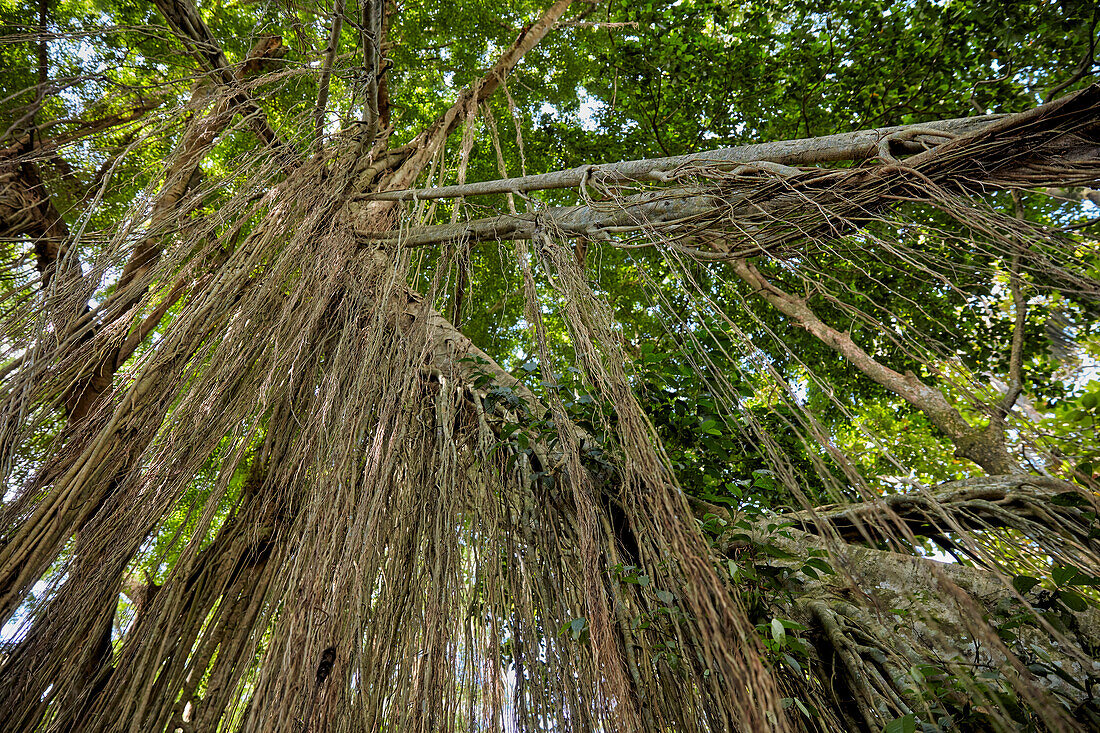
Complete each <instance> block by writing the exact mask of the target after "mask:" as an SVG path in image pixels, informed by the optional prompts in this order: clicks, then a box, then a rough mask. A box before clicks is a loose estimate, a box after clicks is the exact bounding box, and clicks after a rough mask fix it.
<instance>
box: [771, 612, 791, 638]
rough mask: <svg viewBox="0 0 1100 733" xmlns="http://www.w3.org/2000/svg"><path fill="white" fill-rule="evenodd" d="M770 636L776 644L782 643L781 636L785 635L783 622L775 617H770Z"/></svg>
mask: <svg viewBox="0 0 1100 733" xmlns="http://www.w3.org/2000/svg"><path fill="white" fill-rule="evenodd" d="M771 626H772V638H773V639H775V641H776V643H777V644H782V643H783V637H784V636H786V635H787V630H786V629H784V628H783V622H782V621H780V620H779V619H777V618H773V619H772V624H771Z"/></svg>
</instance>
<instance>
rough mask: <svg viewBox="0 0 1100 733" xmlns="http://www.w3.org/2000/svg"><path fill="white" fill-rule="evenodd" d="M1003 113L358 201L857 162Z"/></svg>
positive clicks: (969, 128) (934, 140) (970, 128)
mask: <svg viewBox="0 0 1100 733" xmlns="http://www.w3.org/2000/svg"><path fill="white" fill-rule="evenodd" d="M1001 117H1003V115H987V116H984V117H961V118H958V119H953V120H941V121H938V122H924V123H921V124H920V125H902V126H897V127H880V128H877V129H873V130H861V131H859V132H847V133H841V134H837V135H826V136H824V137H813V138H804V139H800V140H780V141H777V142H770V143H758V144H754V145H740V146H738V147H733V148H719V149H717V150H708V151H706V152H702V153H691V154H689V155H677V156H673V157H670V158H647V159H643V160H628V161H624V162H621V163H604V164H601V165H582V166H578V167H577V168H570V169H569V170H563V171H553V172H551V173H542V174H538V175H530V176H522V177H518V178H505V179H500V180H495V181H482V182H479V183H467V184H464V185H457V186H439V187H436V188H421V189H404V190H401V191H382V192H379V193H372V194H366V195H364V196H363V197H362V198H364V199H370V200H374V201H410V200H413V199H418V200H423V199H448V198H458V197H460V196H480V195H487V194H499V193H524V192H528V191H545V190H548V189H555V188H577V187H579V186H580V185H581V184H583V183H586V182H590V183H593V184H605V185H612V184H618V183H629V182H632V181H662V182H663V181H667V180H669V177H670V174H671V173H672V172H673V171H676V170H677V169H679V168H683V167H684V166H689V165H698V164H706V165H709V166H717V167H725V168H729V167H734V166H738V165H744V164H749V163H756V162H764V161H766V162H771V163H779V164H782V165H818V164H821V163H834V162H837V161H844V160H863V159H866V158H873V157H875V155H877V152H878V149H879V145H880V143H881V142H882V141H883V140H885V139H887V138H891V137H898V136H902V137H905V138H906V140H907V142H908V144H909V146H910V148H911V149H913V150H920V149H921V146H922V145H936V144H939V143H942V142H943V141H944V139H945V138H944V137H943V136H942V135H929V134H924V133H921V134H914V135H906V133H907V132H909V131H912V130H916V129H918V128H929V130H935V131H938V132H941V133H948V134H950V135H965V134H967V133H970V132H974V131H976V130H980V129H982V128H983V127H985V126H986V125H989V124H990V123H992V122H994V121H995V120H998V119H1000V118H1001Z"/></svg>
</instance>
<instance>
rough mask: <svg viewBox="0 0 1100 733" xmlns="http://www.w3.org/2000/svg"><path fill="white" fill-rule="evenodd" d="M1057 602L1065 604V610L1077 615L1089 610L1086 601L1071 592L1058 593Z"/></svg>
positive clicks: (1062, 591)
mask: <svg viewBox="0 0 1100 733" xmlns="http://www.w3.org/2000/svg"><path fill="white" fill-rule="evenodd" d="M1058 600H1059V601H1061V602H1062V603H1064V604H1066V608H1068V609H1069V610H1071V611H1077V612H1078V613H1080V612H1081V611H1087V610H1088V608H1089V604H1088V601H1086V600H1085V599H1084V598H1082V597H1081V596H1080V595H1078V594H1077V593H1074V592H1073V591H1071V590H1061V591H1058Z"/></svg>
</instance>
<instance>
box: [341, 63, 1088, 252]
mask: <svg viewBox="0 0 1100 733" xmlns="http://www.w3.org/2000/svg"><path fill="white" fill-rule="evenodd" d="M1098 106H1100V85H1097V86H1093V87H1090V88H1088V89H1085V90H1082V91H1081V92H1078V93H1076V94H1074V95H1071V96H1069V97H1064V98H1062V99H1060V100H1058V101H1056V102H1053V103H1051V104H1047V105H1043V106H1042V107H1037V108H1034V109H1032V110H1029V111H1027V112H1022V113H1019V114H1015V115H1010V116H1006V117H1001V118H999V119H997V120H986V121H985V124H984V125H982V126H979V127H978V128H977V129H975V130H973V131H971V132H968V133H966V134H961V135H958V136H956V137H954V138H953V139H951V140H949V141H948V142H945V143H942V144H940V145H938V146H936V147H934V148H932V149H930V150H927V151H925V152H923V153H919V154H917V155H914V156H912V157H910V158H907V159H905V160H904V162H902V163H899V162H897V161H896V159H894V158H893V157H892V155H891V153H890V151H889V149H888V148H889V147H890V145H889V144H886V145H881V144H880V145H876V146H875V150H876V151H878V155H879V156H880V157H883V158H884V160H886V161H887V162H888V164H886V165H880V166H872V167H862V168H857V169H851V170H847V169H844V170H823V169H796V168H778V169H777V166H776V165H774V164H770V163H758V164H755V165H748V164H745V167H746V169H747V170H741V171H738V170H735V171H733V173H732V174H730V173H721V172H720V171H715V175H714V176H713V178H715V179H716V180H715V181H714V183H713V184H711V185H707V186H703V185H692V186H685V187H675V188H658V189H654V190H651V191H647V192H644V193H641V194H637V195H634V196H629V197H626V198H622V199H620V200H617V201H607V202H594V203H591V204H589V205H586V206H566V207H559V208H551V209H544V210H543V211H540V212H538V213H534V214H516V215H502V216H495V217H488V218H484V219H476V220H473V221H468V222H464V223H458V224H444V225H433V226H424V227H416V228H412V229H408V230H404V231H397V230H391V231H383V232H378V231H364V230H360V232H359V234H360V236H361V237H362V239H363V240H364V241H363V244H364V245H367V246H369V245H390V244H402V245H404V246H408V247H417V246H427V245H433V244H441V243H444V242H451V241H457V240H461V241H464V242H479V241H482V242H483V241H495V240H505V239H529V238H531V236H532V235H533V233H534V231H535V229H536V228H537V226H538V224H539V223H541V224H542V225H544V226H546V227H547V228H549V229H556V230H559V231H560V232H561V233H563V234H565V235H568V236H583V237H586V238H588V239H593V240H600V239H607V238H608V237H610V236H611V235H612V234H617V233H623V232H626V231H637V230H640V229H642V228H644V227H653V228H658V229H660V230H661V231H662V232H663V233H665V234H667V235H670V236H691V235H693V234H698V233H699V232H700V231H701V230H704V229H709V230H710V231H711V232H712V233H715V234H717V233H720V232H721V233H727V234H728V235H729V238H730V240H731V241H730V242H725V243H722V247H720V248H719V251H717V252H715V251H713V248H711V249H708V250H707V251H705V252H703V251H700V250H699V249H698V247H701V246H704V245H706V246H707V247H711V245H713V244H715V241H714V237H710V238H704V239H707V240H708V241H706V242H697V243H696V244H694V245H693V247H694V248H696V249H695V251H696V252H697V253H698V254H700V255H701V256H702V257H703V258H707V259H727V260H728V259H733V258H736V257H743V256H747V255H752V254H759V253H761V252H764V251H775V250H776V249H777V248H781V247H783V246H785V245H789V244H790V243H792V242H795V241H802V240H805V239H807V238H812V237H814V236H822V237H825V238H827V239H832V238H834V237H836V236H839V235H840V234H843V233H844V232H846V231H849V230H851V229H852V228H853V227H857V226H862V225H863V223H866V222H867V221H870V220H872V219H874V218H875V216H876V214H875V212H876V211H878V210H881V209H883V208H886V207H887V206H889V205H890V204H891V203H893V202H894V201H896V200H897V197H898V196H910V197H912V196H922V195H927V192H928V189H929V187H930V186H938V187H942V188H944V189H947V190H951V191H955V192H964V193H966V192H971V193H972V192H978V193H982V192H986V191H989V190H993V189H996V188H1003V187H1006V186H1028V187H1034V186H1044V185H1052V183H1051V182H1052V181H1056V180H1058V181H1061V180H1066V179H1067V178H1068V179H1073V180H1075V181H1076V180H1077V179H1081V180H1085V179H1088V180H1092V179H1093V178H1095V177H1096V176H1097V175H1100V166H1098V161H1100V142H1098V141H1097V140H1096V139H1095V138H1096V130H1095V119H1096V110H1097V107H1098ZM922 127H924V128H927V127H928V126H927V125H924V126H922ZM906 139H908V138H906V136H905V135H904V134H902V135H899V136H898V137H897V138H894V142H901V143H904V142H905V140H906ZM879 142H880V143H883V142H885V143H890V142H892V141H891V140H890V139H888V138H880V140H879ZM884 148H886V149H884ZM788 160H789V159H788ZM596 169H597V167H596V166H593V167H591V168H590V169H589V170H590V171H591V170H596ZM564 173H570V172H568V171H566V172H564ZM564 173H563V174H564ZM550 175H557V174H550ZM665 178H666V179H670V178H671V176H669V175H666V176H665ZM589 180H590V181H593V180H595V179H593V178H592V177H591V176H589ZM733 240H736V241H733ZM738 243H740V244H742V245H743V246H740V247H735V246H736V245H737V244H738ZM726 247H729V249H726Z"/></svg>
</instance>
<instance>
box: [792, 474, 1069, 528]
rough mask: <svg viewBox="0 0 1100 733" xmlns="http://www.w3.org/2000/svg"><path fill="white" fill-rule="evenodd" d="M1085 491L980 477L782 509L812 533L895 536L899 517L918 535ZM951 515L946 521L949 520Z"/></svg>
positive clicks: (1032, 480) (982, 522)
mask: <svg viewBox="0 0 1100 733" xmlns="http://www.w3.org/2000/svg"><path fill="white" fill-rule="evenodd" d="M1066 493H1076V494H1080V496H1081V497H1082V499H1084V498H1085V496H1086V495H1085V494H1083V493H1081V492H1080V490H1079V489H1078V487H1076V486H1074V485H1073V484H1070V483H1067V482H1065V481H1061V480H1059V479H1055V478H1048V477H1045V476H1027V475H1022V474H1012V475H1007V476H980V477H977V478H972V479H964V480H962V481H952V482H949V483H944V484H940V485H939V486H936V487H935V488H933V489H931V490H929V491H920V492H914V493H906V494H892V495H889V496H883V497H881V498H880V499H876V500H874V501H867V502H862V503H859V504H848V505H830V506H822V507H817V508H815V509H813V510H806V511H800V512H792V513H790V514H784V515H783V518H784V519H785V520H786V521H789V522H794V523H795V526H797V527H799V528H800V529H803V530H805V531H807V532H811V533H813V534H820V533H822V532H827V531H831V532H835V533H836V534H838V535H839V536H840V537H841V539H844V540H845V541H848V542H860V541H864V540H881V539H886V538H888V537H892V536H896V535H897V529H898V525H897V521H898V520H900V521H901V522H902V523H904V524H905V526H906V527H907V528H908V529H909V531H910V532H912V533H913V534H914V535H916V536H918V537H939V536H942V535H943V534H944V533H947V532H952V531H954V530H955V529H956V527H954V526H951V525H952V524H954V525H957V526H958V527H959V528H962V529H969V530H982V529H1003V528H1006V527H1008V526H1009V525H1008V524H1006V522H1005V519H1006V517H1009V516H1015V517H1021V516H1028V515H1029V514H1031V509H1032V507H1034V506H1036V505H1050V502H1051V499H1052V498H1053V497H1054V496H1056V495H1058V494H1066ZM948 518H950V521H948Z"/></svg>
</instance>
